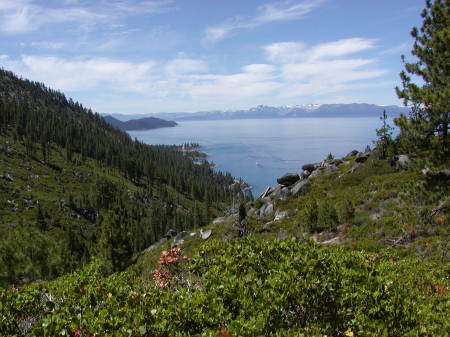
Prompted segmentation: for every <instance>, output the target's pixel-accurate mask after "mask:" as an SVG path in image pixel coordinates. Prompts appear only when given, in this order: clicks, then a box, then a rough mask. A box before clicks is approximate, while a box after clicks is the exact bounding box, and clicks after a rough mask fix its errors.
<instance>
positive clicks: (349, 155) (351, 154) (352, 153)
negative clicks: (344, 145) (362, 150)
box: [346, 150, 359, 157]
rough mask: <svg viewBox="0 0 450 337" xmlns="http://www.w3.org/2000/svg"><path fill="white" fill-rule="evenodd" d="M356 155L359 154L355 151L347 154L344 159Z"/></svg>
mask: <svg viewBox="0 0 450 337" xmlns="http://www.w3.org/2000/svg"><path fill="white" fill-rule="evenodd" d="M358 153H359V152H358V151H357V150H353V151H351V152H350V153H348V154H347V155H346V157H353V156H356V155H357V154H358Z"/></svg>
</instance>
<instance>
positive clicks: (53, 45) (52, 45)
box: [30, 41, 65, 50]
mask: <svg viewBox="0 0 450 337" xmlns="http://www.w3.org/2000/svg"><path fill="white" fill-rule="evenodd" d="M30 45H31V46H32V47H37V48H43V49H53V50H57V49H62V48H64V45H65V44H64V42H51V41H34V42H31V43H30Z"/></svg>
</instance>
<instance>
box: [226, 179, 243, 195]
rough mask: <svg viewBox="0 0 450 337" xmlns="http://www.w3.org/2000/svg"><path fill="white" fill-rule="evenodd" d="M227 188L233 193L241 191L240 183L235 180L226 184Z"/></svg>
mask: <svg viewBox="0 0 450 337" xmlns="http://www.w3.org/2000/svg"><path fill="white" fill-rule="evenodd" d="M228 189H229V190H230V191H231V192H233V193H238V192H240V191H241V184H240V183H239V182H236V181H235V182H234V183H232V184H231V185H230V186H228Z"/></svg>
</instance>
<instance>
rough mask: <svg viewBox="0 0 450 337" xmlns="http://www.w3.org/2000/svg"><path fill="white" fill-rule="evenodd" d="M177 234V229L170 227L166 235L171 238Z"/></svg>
mask: <svg viewBox="0 0 450 337" xmlns="http://www.w3.org/2000/svg"><path fill="white" fill-rule="evenodd" d="M176 235H177V231H176V230H175V229H169V230H168V231H167V233H166V235H164V236H165V237H166V238H167V239H170V238H171V237H174V236H176Z"/></svg>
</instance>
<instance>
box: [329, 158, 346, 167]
mask: <svg viewBox="0 0 450 337" xmlns="http://www.w3.org/2000/svg"><path fill="white" fill-rule="evenodd" d="M343 163H344V161H343V160H342V159H339V158H336V159H333V160H331V161H330V164H332V165H335V166H339V165H341V164H343Z"/></svg>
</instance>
